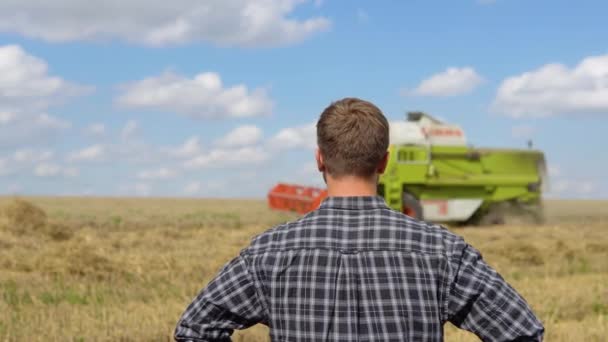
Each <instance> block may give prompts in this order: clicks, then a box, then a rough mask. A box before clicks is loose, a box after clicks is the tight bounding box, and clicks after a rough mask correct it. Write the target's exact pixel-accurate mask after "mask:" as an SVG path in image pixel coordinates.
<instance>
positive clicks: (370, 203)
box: [319, 196, 388, 210]
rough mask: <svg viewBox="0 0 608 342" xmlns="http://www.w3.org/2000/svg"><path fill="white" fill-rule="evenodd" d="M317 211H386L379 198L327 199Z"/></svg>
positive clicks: (382, 199)
mask: <svg viewBox="0 0 608 342" xmlns="http://www.w3.org/2000/svg"><path fill="white" fill-rule="evenodd" d="M319 209H350V210H360V209H388V206H387V205H386V202H385V201H384V198H382V197H381V196H352V197H327V198H326V199H324V200H323V202H321V205H320V206H319Z"/></svg>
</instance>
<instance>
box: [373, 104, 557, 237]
mask: <svg viewBox="0 0 608 342" xmlns="http://www.w3.org/2000/svg"><path fill="white" fill-rule="evenodd" d="M546 174H547V173H546V164H545V157H544V154H543V153H542V152H541V151H536V150H531V149H530V150H515V149H489V148H473V147H469V146H467V143H466V137H465V134H464V131H463V130H462V129H461V128H460V127H459V126H457V125H450V124H446V123H443V122H441V121H440V120H437V119H435V118H433V117H431V116H429V115H427V114H425V113H421V112H413V113H408V118H407V121H404V122H398V123H393V124H391V146H390V158H389V163H388V167H387V169H386V172H385V174H384V175H383V176H382V177H381V179H380V183H379V185H378V194H380V195H381V196H383V197H384V198H385V199H386V202H387V203H388V204H389V205H390V206H391V207H392V208H394V209H396V210H402V211H403V212H404V213H405V214H407V215H409V216H412V217H415V218H418V219H423V220H426V221H435V222H457V223H466V224H481V225H488V224H501V223H504V221H505V218H506V216H507V215H517V216H520V217H521V216H524V217H527V218H531V219H532V220H533V221H535V222H539V223H540V222H542V220H543V213H542V191H543V189H544V187H545V186H546V178H547V176H546Z"/></svg>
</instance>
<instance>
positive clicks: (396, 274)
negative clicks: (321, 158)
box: [178, 196, 543, 342]
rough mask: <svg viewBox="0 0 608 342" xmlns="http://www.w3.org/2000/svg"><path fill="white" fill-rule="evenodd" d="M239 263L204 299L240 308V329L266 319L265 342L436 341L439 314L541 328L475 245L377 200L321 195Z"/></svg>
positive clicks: (475, 325)
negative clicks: (322, 198)
mask: <svg viewBox="0 0 608 342" xmlns="http://www.w3.org/2000/svg"><path fill="white" fill-rule="evenodd" d="M239 259H241V260H240V261H239V263H241V268H242V270H241V272H237V273H235V272H233V271H229V270H227V269H225V270H224V272H222V273H221V274H220V275H219V276H218V278H216V280H215V281H214V282H212V284H210V287H209V288H210V289H212V290H210V292H209V294H208V298H210V299H212V300H213V301H217V303H216V305H217V306H218V307H221V306H228V307H232V308H235V307H236V308H240V309H241V310H242V311H238V310H237V312H233V314H236V315H237V316H239V319H242V320H243V322H241V324H242V325H243V326H247V325H251V324H249V323H248V322H246V319H245V317H247V316H252V317H256V319H257V320H258V321H261V322H263V323H266V324H267V325H269V327H270V333H271V337H272V341H281V342H283V341H301V342H305V341H315V342H320V341H328V342H329V341H344V342H346V341H441V340H442V339H443V324H444V323H445V322H446V321H448V320H450V321H452V322H453V323H455V324H456V325H459V326H461V327H462V328H464V329H467V330H471V331H473V332H475V333H476V334H478V335H479V336H480V337H481V338H482V339H484V340H491V341H499V340H514V339H516V338H518V337H522V336H529V337H531V338H530V339H529V340H540V336H541V333H542V330H543V329H542V325H541V324H540V322H538V321H537V319H536V318H535V317H534V315H533V314H532V312H531V311H530V310H529V309H528V306H527V304H526V303H525V302H524V301H523V299H522V298H521V297H520V296H519V295H517V293H516V292H515V291H514V290H513V289H511V288H510V287H509V286H508V285H507V284H506V283H505V282H504V281H503V280H502V278H500V276H499V275H498V274H496V273H495V272H494V271H493V270H492V269H491V268H489V267H488V266H487V265H486V264H485V263H484V262H483V261H482V260H481V257H480V255H479V254H478V252H477V251H476V250H474V249H473V248H471V247H470V246H468V245H467V244H466V243H465V242H464V241H463V240H462V239H461V238H460V237H458V236H456V235H454V234H452V233H450V232H449V231H447V230H445V229H443V228H441V227H439V226H434V225H430V224H427V223H424V222H420V221H416V220H413V219H410V218H409V217H407V216H405V215H403V214H401V213H398V212H395V211H393V210H391V209H389V208H388V207H387V206H386V204H385V202H384V200H383V199H382V198H381V197H372V196H370V197H333V198H328V199H327V200H326V201H324V202H323V204H322V205H321V207H320V208H319V209H318V210H316V211H314V212H312V213H310V214H308V215H306V216H305V217H303V218H301V219H300V220H298V221H295V222H292V223H287V224H284V225H281V226H278V227H276V228H274V229H271V230H269V231H267V232H265V233H263V234H261V235H260V236H258V237H257V238H255V239H254V241H253V242H252V244H251V246H250V247H248V248H247V249H245V250H243V252H242V253H241V255H240V256H239ZM233 263H234V261H233ZM214 283H216V285H213V284H214ZM247 288H249V290H246V289H247ZM237 290H238V292H236V293H234V291H237ZM247 291H248V292H247ZM246 293H247V294H246ZM195 309H196V310H200V307H199V308H195ZM251 323H253V322H251ZM184 328H185V327H184ZM178 330H179V327H178ZM186 330H187V329H185V330H184V331H186ZM535 336H536V338H532V337H535ZM523 340H526V339H523Z"/></svg>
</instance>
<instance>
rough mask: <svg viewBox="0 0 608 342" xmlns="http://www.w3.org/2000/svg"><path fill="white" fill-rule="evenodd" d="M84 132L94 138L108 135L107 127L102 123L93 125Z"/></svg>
mask: <svg viewBox="0 0 608 342" xmlns="http://www.w3.org/2000/svg"><path fill="white" fill-rule="evenodd" d="M84 132H85V134H88V135H92V136H101V135H104V134H105V133H106V126H105V125H104V124H102V123H93V124H90V125H89V126H88V127H87V128H85V130H84Z"/></svg>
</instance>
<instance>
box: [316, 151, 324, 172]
mask: <svg viewBox="0 0 608 342" xmlns="http://www.w3.org/2000/svg"><path fill="white" fill-rule="evenodd" d="M315 159H316V160H317V169H318V170H319V172H325V163H324V162H323V156H322V155H321V150H319V149H318V148H317V150H316V151H315Z"/></svg>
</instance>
